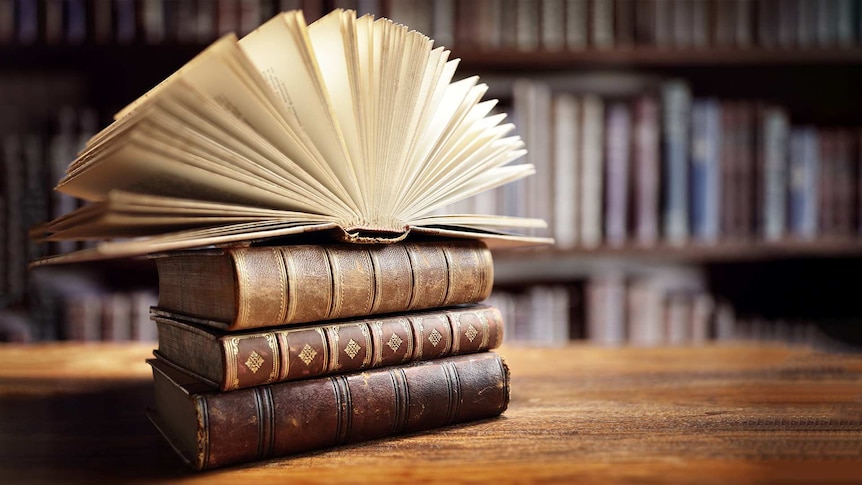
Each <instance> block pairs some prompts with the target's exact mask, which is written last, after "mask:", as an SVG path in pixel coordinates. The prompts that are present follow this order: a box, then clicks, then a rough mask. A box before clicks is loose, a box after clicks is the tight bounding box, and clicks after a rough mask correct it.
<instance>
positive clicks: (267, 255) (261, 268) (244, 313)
mask: <svg viewBox="0 0 862 485" xmlns="http://www.w3.org/2000/svg"><path fill="white" fill-rule="evenodd" d="M231 254H232V255H233V261H234V265H235V267H236V277H237V283H238V284H237V288H238V291H237V310H238V311H237V317H236V320H235V322H234V324H233V326H232V328H234V329H237V330H238V329H244V328H251V327H254V326H255V323H257V322H283V321H284V319H285V314H286V310H287V301H286V300H287V291H286V288H285V285H286V284H287V273H286V271H285V268H284V262H283V260H282V258H281V255H280V254H279V251H278V249H277V248H266V249H265V250H262V251H261V250H253V249H251V248H238V249H235V250H234V251H233V252H232V253H231Z"/></svg>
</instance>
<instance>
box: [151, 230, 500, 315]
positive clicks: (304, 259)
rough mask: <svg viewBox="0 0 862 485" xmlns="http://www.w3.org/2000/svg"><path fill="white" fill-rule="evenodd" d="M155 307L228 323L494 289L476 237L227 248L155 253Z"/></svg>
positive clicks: (430, 300)
mask: <svg viewBox="0 0 862 485" xmlns="http://www.w3.org/2000/svg"><path fill="white" fill-rule="evenodd" d="M155 260H156V264H157V266H158V272H159V308H160V309H161V310H166V311H171V312H174V313H179V314H183V315H186V316H190V317H194V318H199V319H203V320H207V321H211V322H212V324H213V325H216V326H218V327H220V328H223V329H226V330H242V329H248V328H257V327H265V326H278V325H288V324H293V323H306V322H318V321H323V320H334V319H338V318H347V317H355V316H360V315H362V316H366V315H374V314H381V313H394V312H402V311H407V310H422V309H426V308H436V307H442V306H450V305H458V304H462V303H474V302H479V301H482V300H484V299H485V298H487V297H488V295H489V294H490V293H491V287H492V285H493V280H494V274H493V273H494V268H493V262H492V260H491V253H490V251H489V250H488V248H487V247H486V246H485V245H484V244H483V243H482V242H479V241H469V240H464V241H452V242H415V243H400V244H385V245H363V244H334V245H296V246H266V247H246V248H230V249H223V250H204V251H188V252H175V253H166V254H163V255H160V256H157V257H155Z"/></svg>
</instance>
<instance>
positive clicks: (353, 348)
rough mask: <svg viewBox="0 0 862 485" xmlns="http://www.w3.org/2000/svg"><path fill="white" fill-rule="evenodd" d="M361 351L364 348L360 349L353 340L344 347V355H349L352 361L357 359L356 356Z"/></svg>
mask: <svg viewBox="0 0 862 485" xmlns="http://www.w3.org/2000/svg"><path fill="white" fill-rule="evenodd" d="M360 350H362V347H360V346H359V344H358V343H356V341H355V340H353V339H350V341H349V342H347V346H345V347H344V353H345V354H347V355H349V356H350V358H351V359H352V358H354V357H356V354H358V353H359V351H360Z"/></svg>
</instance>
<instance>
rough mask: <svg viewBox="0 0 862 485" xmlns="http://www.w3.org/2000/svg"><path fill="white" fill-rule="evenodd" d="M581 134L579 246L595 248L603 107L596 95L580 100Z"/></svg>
mask: <svg viewBox="0 0 862 485" xmlns="http://www.w3.org/2000/svg"><path fill="white" fill-rule="evenodd" d="M582 110H583V124H582V129H583V131H582V135H581V150H582V151H581V189H580V193H581V194H580V195H581V204H580V206H581V218H580V219H581V227H580V231H579V232H580V236H581V243H582V244H583V245H584V246H586V247H596V246H598V245H599V244H600V243H601V240H602V193H603V190H602V189H603V185H604V184H603V179H604V177H603V172H604V170H603V166H604V163H603V157H602V145H603V140H604V133H603V128H604V122H603V119H604V104H603V102H602V99H601V98H599V97H598V96H594V95H587V96H584V98H583V101H582Z"/></svg>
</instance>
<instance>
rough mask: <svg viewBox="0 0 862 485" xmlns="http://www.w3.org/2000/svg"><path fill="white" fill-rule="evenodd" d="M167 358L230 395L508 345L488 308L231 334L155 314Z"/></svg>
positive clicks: (499, 321) (460, 308)
mask: <svg viewBox="0 0 862 485" xmlns="http://www.w3.org/2000/svg"><path fill="white" fill-rule="evenodd" d="M152 317H153V319H154V320H155V322H156V325H158V328H159V350H158V352H159V354H160V357H162V358H164V359H165V360H168V361H170V362H171V363H173V364H174V365H177V366H179V367H181V368H182V369H184V370H186V371H188V372H190V373H193V374H195V375H197V376H200V377H202V378H203V379H205V380H206V381H208V382H212V383H213V384H214V385H215V386H217V387H219V388H220V389H222V390H225V391H229V390H234V389H240V388H245V387H252V386H259V385H262V384H269V383H272V382H283V381H290V380H297V379H304V378H308V377H315V376H320V375H325V374H334V373H338V372H351V371H357V370H362V369H367V368H370V367H381V366H386V365H396V364H401V363H404V362H408V361H414V360H427V359H436V358H439V357H445V356H448V355H453V354H466V353H472V352H480V351H483V350H490V349H493V348H496V347H499V346H500V344H501V343H502V341H503V327H504V325H503V319H502V315H501V314H500V311H499V310H498V309H496V308H494V307H492V306H488V305H482V304H471V305H462V306H457V307H449V308H442V309H434V310H426V311H421V312H410V313H401V314H397V315H386V316H383V317H380V318H362V319H356V320H350V321H341V322H339V323H337V324H333V323H324V324H319V325H308V326H302V327H292V326H288V327H279V328H277V329H273V330H270V331H266V332H260V331H245V332H224V331H221V330H217V329H212V328H209V327H206V326H200V325H195V324H194V323H193V322H192V321H189V320H188V319H183V318H182V317H178V316H177V315H174V314H171V313H168V312H163V311H159V310H154V311H153V314H152Z"/></svg>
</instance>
